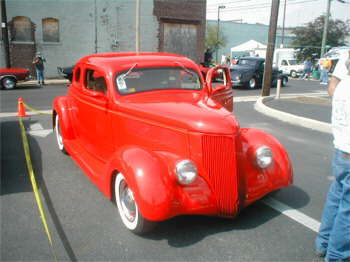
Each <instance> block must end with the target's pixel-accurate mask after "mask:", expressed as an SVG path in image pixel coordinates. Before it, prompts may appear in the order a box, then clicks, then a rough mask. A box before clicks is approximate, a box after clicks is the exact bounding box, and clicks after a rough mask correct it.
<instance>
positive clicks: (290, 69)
mask: <svg viewBox="0 0 350 262" xmlns="http://www.w3.org/2000/svg"><path fill="white" fill-rule="evenodd" d="M278 69H279V70H281V71H282V72H283V73H284V74H286V75H289V76H291V77H294V78H296V77H298V76H300V75H302V74H303V72H304V64H303V63H301V64H300V63H298V61H297V60H296V59H283V60H282V61H281V64H280V65H279V67H278Z"/></svg>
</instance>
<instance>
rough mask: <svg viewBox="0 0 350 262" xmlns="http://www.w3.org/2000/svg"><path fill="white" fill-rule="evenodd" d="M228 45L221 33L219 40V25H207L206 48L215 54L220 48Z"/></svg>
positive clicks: (220, 32)
mask: <svg viewBox="0 0 350 262" xmlns="http://www.w3.org/2000/svg"><path fill="white" fill-rule="evenodd" d="M225 45H226V37H225V35H224V34H223V32H222V31H221V30H220V31H219V38H218V26H217V25H209V24H208V25H207V33H206V36H205V48H207V49H208V48H209V49H210V50H212V51H213V52H215V51H216V50H218V49H219V48H220V47H223V46H225Z"/></svg>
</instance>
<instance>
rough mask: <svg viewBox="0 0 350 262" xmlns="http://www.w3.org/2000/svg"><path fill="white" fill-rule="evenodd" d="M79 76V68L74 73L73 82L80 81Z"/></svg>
mask: <svg viewBox="0 0 350 262" xmlns="http://www.w3.org/2000/svg"><path fill="white" fill-rule="evenodd" d="M80 75H81V69H80V67H78V68H77V70H76V71H75V75H74V82H79V81H80Z"/></svg>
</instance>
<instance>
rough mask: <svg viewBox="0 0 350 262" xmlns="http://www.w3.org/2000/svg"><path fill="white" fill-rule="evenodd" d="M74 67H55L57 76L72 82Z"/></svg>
mask: <svg viewBox="0 0 350 262" xmlns="http://www.w3.org/2000/svg"><path fill="white" fill-rule="evenodd" d="M73 69H74V66H68V67H57V71H58V74H59V75H61V76H63V77H64V78H65V79H68V80H69V81H70V82H72V78H73Z"/></svg>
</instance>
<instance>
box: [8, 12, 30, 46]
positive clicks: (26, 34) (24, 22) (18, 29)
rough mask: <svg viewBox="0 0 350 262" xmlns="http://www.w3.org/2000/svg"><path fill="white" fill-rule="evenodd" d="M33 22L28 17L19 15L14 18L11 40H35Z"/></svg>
mask: <svg viewBox="0 0 350 262" xmlns="http://www.w3.org/2000/svg"><path fill="white" fill-rule="evenodd" d="M33 35H34V34H33V29H32V22H31V21H30V19H29V18H28V17H25V16H17V17H15V18H13V21H12V30H11V41H19V42H33V41H34V39H33Z"/></svg>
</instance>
